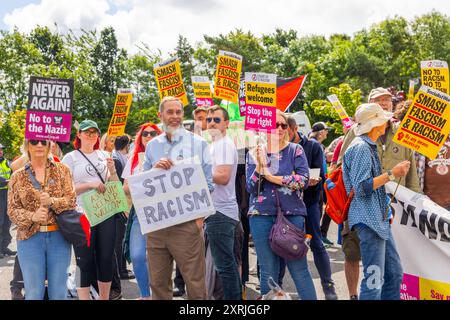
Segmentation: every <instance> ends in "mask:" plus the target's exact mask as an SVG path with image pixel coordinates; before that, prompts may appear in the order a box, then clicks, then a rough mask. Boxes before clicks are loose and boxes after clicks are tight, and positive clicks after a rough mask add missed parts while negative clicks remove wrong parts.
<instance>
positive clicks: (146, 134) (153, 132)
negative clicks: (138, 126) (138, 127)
mask: <svg viewBox="0 0 450 320" xmlns="http://www.w3.org/2000/svg"><path fill="white" fill-rule="evenodd" d="M157 135H158V132H156V131H142V136H143V137H148V136H150V137H152V138H154V137H156V136H157Z"/></svg>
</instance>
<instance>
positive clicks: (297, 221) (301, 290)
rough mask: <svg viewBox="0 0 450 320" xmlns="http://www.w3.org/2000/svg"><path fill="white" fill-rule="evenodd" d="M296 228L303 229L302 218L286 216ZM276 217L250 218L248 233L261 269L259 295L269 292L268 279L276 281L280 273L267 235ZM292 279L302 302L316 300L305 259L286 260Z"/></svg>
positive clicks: (278, 258) (277, 259)
mask: <svg viewBox="0 0 450 320" xmlns="http://www.w3.org/2000/svg"><path fill="white" fill-rule="evenodd" d="M286 217H287V219H288V220H289V221H290V222H291V223H293V224H294V225H295V226H296V227H297V228H299V229H302V230H303V228H304V224H305V218H304V217H303V216H286ZM275 220H276V216H263V215H260V216H250V219H249V221H250V232H251V234H252V236H253V242H254V243H255V249H256V256H257V258H258V264H259V267H260V269H261V294H262V295H264V294H266V293H267V292H269V291H270V288H269V284H268V281H269V278H270V277H272V279H273V280H275V281H277V279H278V275H279V272H280V259H282V258H280V257H279V256H277V255H276V254H275V253H274V252H273V251H272V249H271V248H270V243H269V234H270V230H271V229H272V226H273V225H274V224H275ZM286 265H287V267H288V269H289V273H290V274H291V277H292V279H293V280H294V283H295V287H296V288H297V292H298V295H299V297H300V298H301V299H302V300H317V296H316V290H315V288H314V283H313V280H312V277H311V274H310V273H309V270H308V263H307V260H306V257H303V258H302V259H299V260H286Z"/></svg>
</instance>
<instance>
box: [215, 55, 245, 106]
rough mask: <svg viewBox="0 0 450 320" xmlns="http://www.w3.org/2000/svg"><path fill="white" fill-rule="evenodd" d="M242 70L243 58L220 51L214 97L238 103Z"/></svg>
mask: <svg viewBox="0 0 450 320" xmlns="http://www.w3.org/2000/svg"><path fill="white" fill-rule="evenodd" d="M241 70H242V56H240V55H238V54H235V53H232V52H226V51H220V52H219V56H218V57H217V68H216V77H215V81H214V97H215V98H219V99H224V100H227V101H230V102H234V103H237V102H238V98H239V86H240V77H241Z"/></svg>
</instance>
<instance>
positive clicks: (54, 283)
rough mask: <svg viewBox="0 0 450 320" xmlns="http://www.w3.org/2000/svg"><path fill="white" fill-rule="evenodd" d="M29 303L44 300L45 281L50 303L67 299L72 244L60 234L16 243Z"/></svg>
mask: <svg viewBox="0 0 450 320" xmlns="http://www.w3.org/2000/svg"><path fill="white" fill-rule="evenodd" d="M17 254H18V257H19V263H20V267H21V268H22V274H23V280H24V284H25V292H26V293H25V298H26V299H27V300H43V299H44V294H45V279H47V280H48V297H49V299H50V300H65V299H66V296H67V277H68V268H69V266H70V258H71V254H72V251H71V245H70V243H69V242H67V241H66V239H64V237H63V236H62V235H61V233H60V232H59V231H53V232H38V233H36V234H34V235H33V236H31V238H29V239H27V240H18V241H17Z"/></svg>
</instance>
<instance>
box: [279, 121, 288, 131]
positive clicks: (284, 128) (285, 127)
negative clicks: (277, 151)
mask: <svg viewBox="0 0 450 320" xmlns="http://www.w3.org/2000/svg"><path fill="white" fill-rule="evenodd" d="M279 127H281V129H283V130H286V129H287V128H288V125H287V123H281V122H277V129H278V128H279Z"/></svg>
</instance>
